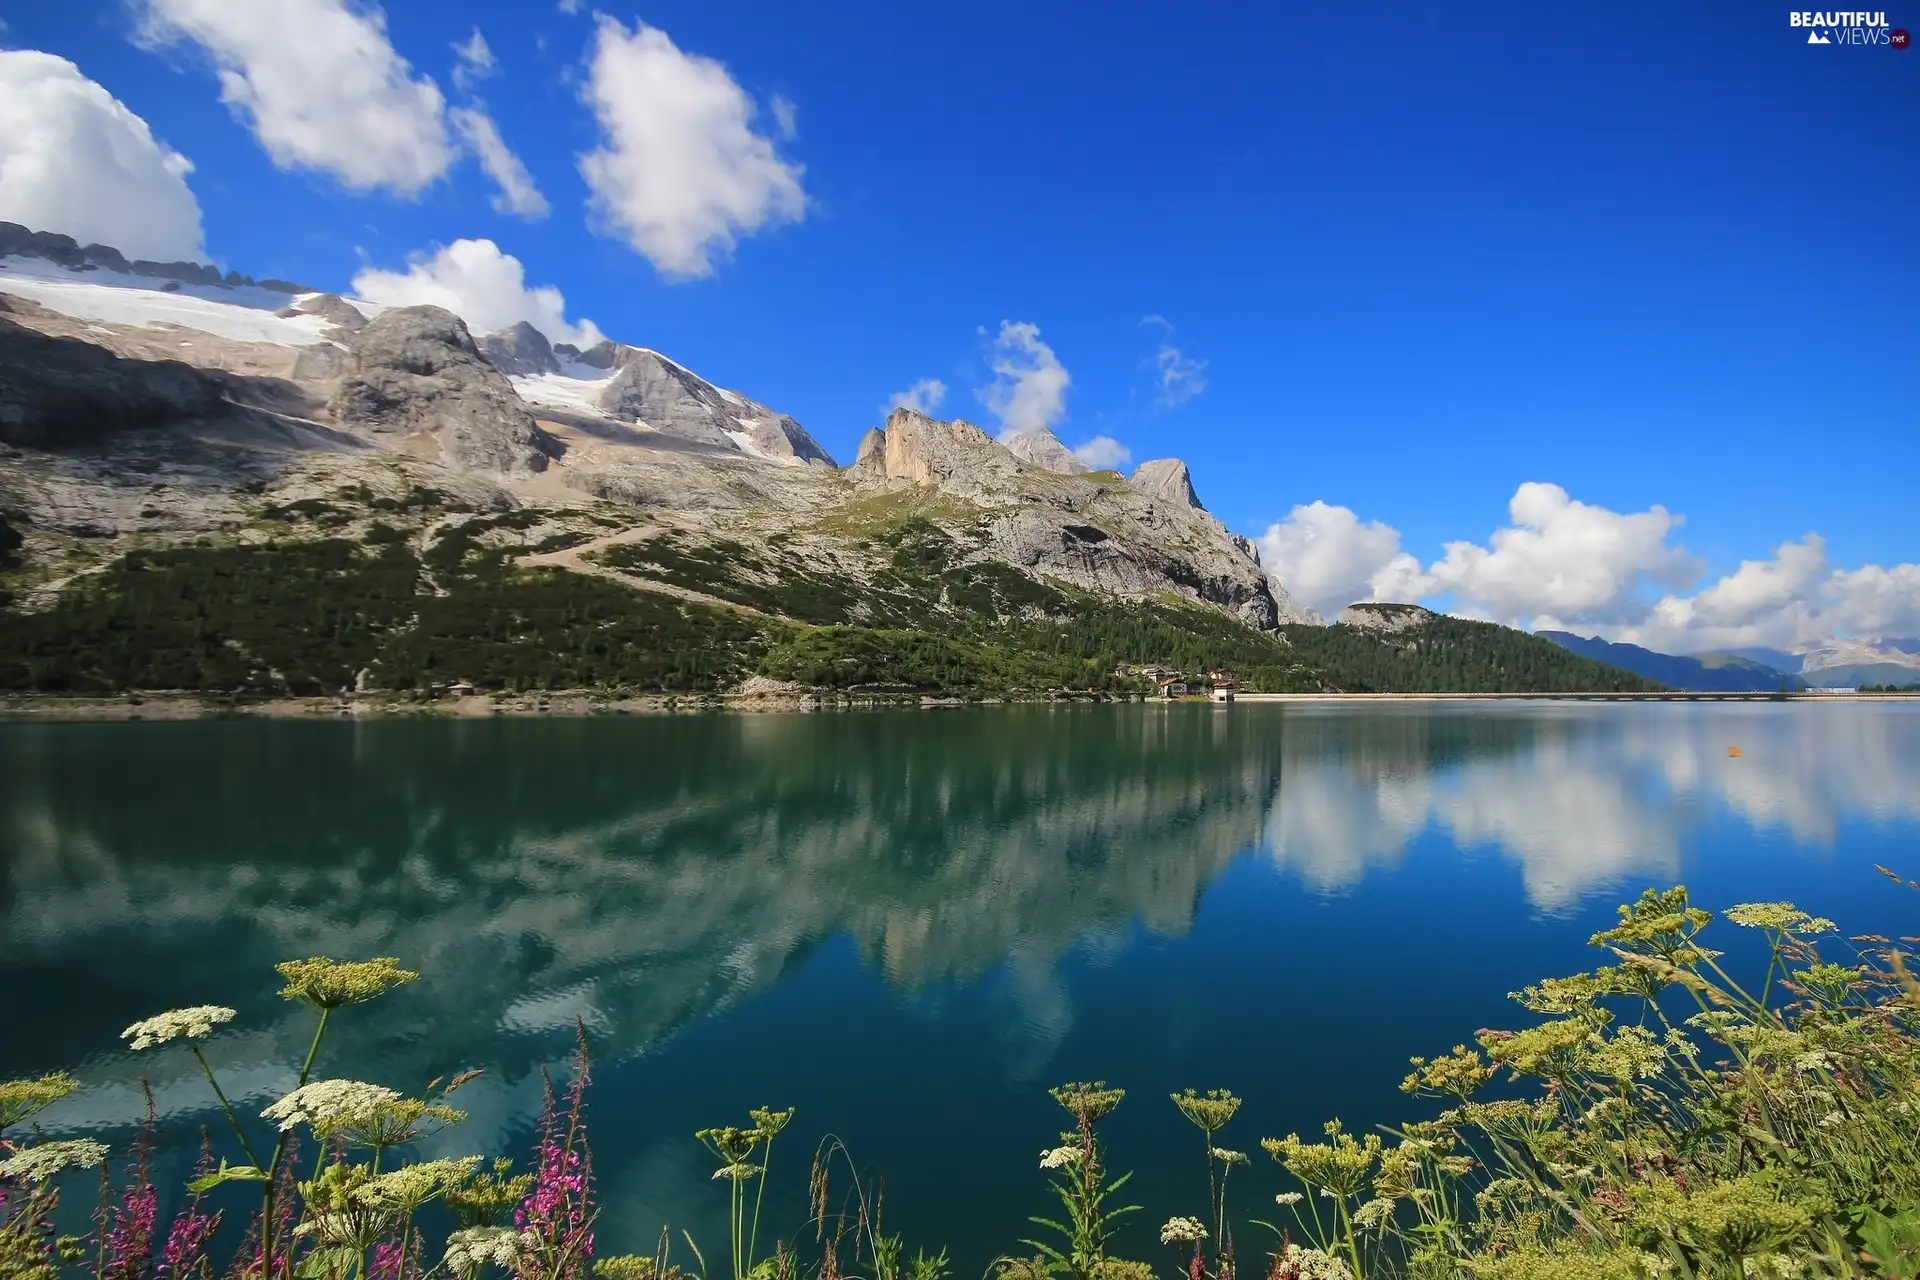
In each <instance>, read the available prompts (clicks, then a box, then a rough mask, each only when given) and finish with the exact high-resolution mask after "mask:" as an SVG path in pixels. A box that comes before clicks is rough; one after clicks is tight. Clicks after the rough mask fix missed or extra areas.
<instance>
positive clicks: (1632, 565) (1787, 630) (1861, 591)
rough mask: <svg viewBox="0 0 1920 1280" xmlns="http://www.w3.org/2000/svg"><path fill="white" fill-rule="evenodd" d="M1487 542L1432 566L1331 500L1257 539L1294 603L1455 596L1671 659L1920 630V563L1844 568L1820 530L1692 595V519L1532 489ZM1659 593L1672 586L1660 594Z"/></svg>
mask: <svg viewBox="0 0 1920 1280" xmlns="http://www.w3.org/2000/svg"><path fill="white" fill-rule="evenodd" d="M1508 512H1509V515H1510V516H1511V518H1512V523H1511V524H1510V525H1508V526H1507V527H1505V528H1502V529H1497V530H1495V531H1494V533H1493V535H1492V536H1491V537H1490V538H1489V539H1488V545H1486V546H1481V545H1479V544H1477V543H1473V542H1465V541H1461V542H1449V543H1447V544H1446V554H1445V555H1444V556H1442V557H1441V558H1440V559H1439V560H1436V561H1434V562H1433V563H1432V564H1430V565H1428V566H1426V567H1425V568H1424V569H1423V568H1422V567H1421V566H1420V562H1419V561H1418V560H1416V559H1415V558H1414V557H1413V556H1412V555H1411V554H1409V553H1407V552H1406V551H1404V550H1402V549H1401V545H1400V534H1399V531H1398V530H1396V529H1394V528H1393V527H1392V526H1391V525H1388V524H1384V523H1382V522H1380V521H1377V520H1376V521H1365V522H1363V521H1361V519H1360V518H1359V517H1358V516H1356V515H1355V514H1354V513H1353V512H1352V511H1350V510H1349V509H1347V508H1346V507H1338V506H1332V505H1330V504H1328V503H1324V502H1313V503H1308V504H1306V505H1304V506H1299V507H1295V508H1294V509H1293V511H1292V512H1291V513H1289V514H1288V516H1287V518H1286V520H1284V521H1282V522H1281V523H1279V524H1276V525H1273V526H1271V527H1270V528H1269V529H1268V530H1267V531H1266V533H1265V534H1263V535H1262V536H1261V537H1260V539H1259V547H1260V554H1261V560H1262V562H1263V563H1264V564H1266V566H1267V567H1268V569H1269V570H1270V571H1271V572H1272V573H1273V574H1274V576H1275V577H1277V578H1279V579H1280V581H1281V583H1282V584H1284V585H1285V586H1286V588H1287V590H1288V592H1289V593H1290V594H1292V595H1293V596H1294V597H1295V598H1296V599H1298V600H1300V601H1301V602H1302V603H1304V604H1306V605H1307V606H1309V607H1310V608H1312V609H1314V610H1316V611H1317V612H1320V613H1323V614H1326V613H1332V612H1335V611H1337V610H1338V609H1339V608H1341V607H1342V606H1343V605H1345V604H1348V603H1351V602H1353V601H1357V600H1396V601H1413V600H1423V599H1424V600H1427V601H1429V602H1431V601H1433V600H1435V599H1436V598H1441V597H1446V598H1448V599H1449V604H1450V607H1451V609H1452V610H1453V612H1455V613H1458V614H1461V615H1464V616H1467V617H1477V618H1487V619H1490V620H1492V621H1496V622H1505V623H1510V624H1514V625H1520V626H1528V627H1532V628H1533V629H1535V630H1541V629H1547V628H1552V629H1557V630H1570V631H1578V632H1580V633H1581V634H1583V635H1600V636H1604V637H1606V638H1607V639H1610V640H1623V641H1627V642H1629V643H1632V644H1640V645H1645V646H1646V647H1647V648H1649V649H1655V650H1659V651H1661V652H1665V653H1700V652H1706V651H1711V650H1717V649H1735V648H1747V647H1753V646H1761V647H1769V648H1806V647H1808V646H1811V645H1815V644H1818V643H1821V642H1823V641H1824V640H1826V639H1827V638H1829V637H1833V636H1842V637H1845V636H1868V637H1871V636H1896V637H1897V636H1914V635H1920V564H1896V565H1893V566H1891V567H1886V566H1881V565H1873V564H1869V565H1864V566H1862V567H1860V568H1857V569H1837V570H1836V569H1833V568H1831V567H1830V566H1829V564H1828V562H1827V552H1826V543H1825V541H1824V540H1823V539H1822V538H1821V537H1820V535H1819V534H1817V533H1809V534H1807V535H1805V536H1804V537H1802V538H1800V539H1798V540H1797V541H1793V542H1785V543H1782V544H1780V545H1779V546H1778V547H1775V548H1774V550H1773V553H1772V554H1771V555H1770V556H1768V557H1766V558H1764V559H1757V560H1746V561H1742V562H1741V564H1740V566H1739V567H1738V568H1736V569H1735V570H1734V571H1733V572H1731V573H1729V574H1726V575H1725V576H1724V577H1721V578H1719V579H1718V580H1716V581H1713V582H1710V583H1708V584H1707V585H1706V586H1704V587H1702V588H1700V589H1699V590H1697V591H1694V592H1693V593H1692V594H1682V589H1684V588H1687V587H1690V586H1693V585H1694V583H1695V582H1696V581H1697V579H1698V577H1699V566H1698V562H1697V561H1696V560H1695V559H1694V558H1693V557H1692V556H1691V555H1689V554H1688V553H1687V551H1686V550H1685V549H1684V548H1683V547H1680V546H1678V545H1675V544H1674V543H1673V542H1672V541H1671V538H1672V535H1673V533H1674V532H1675V531H1676V530H1677V529H1678V528H1679V527H1680V524H1681V517H1680V516H1677V515H1675V514H1673V513H1671V512H1669V511H1667V510H1666V508H1664V507H1659V506H1654V507H1650V508H1648V509H1647V510H1646V511H1641V512H1634V513H1628V514H1622V513H1620V512H1616V511H1611V510H1608V509H1607V508H1605V507H1598V506H1593V505H1590V504H1587V503H1583V502H1579V501H1576V500H1574V499H1573V498H1571V497H1569V496H1568V494H1567V492H1566V490H1564V489H1562V488H1561V487H1560V486H1559V485H1555V484H1541V483H1527V484H1523V485H1521V486H1520V487H1519V488H1518V489H1517V490H1516V491H1515V493H1514V495H1513V500H1512V502H1511V503H1509V505H1508ZM1650 586H1664V587H1666V588H1668V590H1666V591H1665V592H1664V593H1662V594H1660V595H1659V596H1658V597H1657V598H1653V599H1651V600H1650V599H1649V595H1650V593H1649V591H1648V588H1649V587H1650Z"/></svg>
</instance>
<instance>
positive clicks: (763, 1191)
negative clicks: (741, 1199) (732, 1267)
mask: <svg viewBox="0 0 1920 1280" xmlns="http://www.w3.org/2000/svg"><path fill="white" fill-rule="evenodd" d="M772 1167H773V1136H772V1135H771V1134H769V1135H768V1136H767V1153H766V1154H765V1155H764V1156H762V1157H760V1188H759V1190H757V1191H755V1192H754V1195H753V1232H752V1234H751V1235H749V1236H748V1237H747V1266H748V1267H749V1268H751V1267H752V1266H753V1255H754V1253H755V1251H756V1250H758V1249H759V1247H760V1202H761V1201H762V1200H765V1199H766V1198H767V1170H768V1169H770V1168H772Z"/></svg>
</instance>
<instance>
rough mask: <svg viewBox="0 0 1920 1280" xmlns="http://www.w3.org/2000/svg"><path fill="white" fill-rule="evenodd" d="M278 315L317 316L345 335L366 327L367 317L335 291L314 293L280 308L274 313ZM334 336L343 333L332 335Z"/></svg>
mask: <svg viewBox="0 0 1920 1280" xmlns="http://www.w3.org/2000/svg"><path fill="white" fill-rule="evenodd" d="M274 314H275V315H280V316H319V317H320V318H321V319H323V320H325V321H326V322H327V323H328V324H331V325H333V326H334V327H335V328H336V329H341V330H344V331H345V334H346V335H352V334H356V333H358V332H360V331H361V330H362V329H364V328H366V327H367V318H366V317H365V316H363V315H361V314H360V308H358V307H356V306H354V305H353V304H352V303H351V302H348V301H347V300H346V299H345V298H343V297H341V296H340V295H339V294H337V293H316V294H314V295H312V296H311V297H306V298H302V299H300V301H298V302H295V303H291V304H289V305H287V306H284V307H282V308H280V310H279V311H277V312H275V313H274ZM334 336H336V337H338V336H343V335H334Z"/></svg>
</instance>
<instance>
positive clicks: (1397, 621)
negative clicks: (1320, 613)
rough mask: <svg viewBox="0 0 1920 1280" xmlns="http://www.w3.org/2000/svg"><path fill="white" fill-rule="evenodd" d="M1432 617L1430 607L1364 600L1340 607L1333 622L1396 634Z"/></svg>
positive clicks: (1386, 633) (1417, 625)
mask: <svg viewBox="0 0 1920 1280" xmlns="http://www.w3.org/2000/svg"><path fill="white" fill-rule="evenodd" d="M1433 617H1434V613H1433V611H1432V610H1431V609H1423V608H1421V607H1420V606H1419V605H1417V604H1386V603H1383V602H1378V601H1365V602H1362V603H1360V604H1350V605H1348V606H1347V607H1346V608H1344V609H1342V610H1341V611H1340V616H1339V617H1337V618H1335V619H1334V620H1333V624H1334V625H1335V626H1336V627H1352V628H1354V629H1355V630H1356V631H1371V632H1373V633H1375V634H1376V635H1397V634H1398V633H1400V632H1402V631H1411V630H1413V629H1414V628H1415V627H1423V626H1425V625H1426V624H1427V623H1429V622H1431V621H1432V620H1433Z"/></svg>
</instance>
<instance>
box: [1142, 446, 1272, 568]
mask: <svg viewBox="0 0 1920 1280" xmlns="http://www.w3.org/2000/svg"><path fill="white" fill-rule="evenodd" d="M1132 484H1133V487H1134V488H1136V489H1141V490H1144V491H1146V492H1147V493H1150V494H1152V495H1153V496H1154V497H1156V498H1164V499H1166V500H1167V501H1168V502H1178V503H1183V504H1184V505H1186V506H1189V507H1192V508H1193V509H1194V510H1196V511H1204V510H1205V509H1206V508H1205V507H1203V506H1201V504H1200V495H1199V494H1198V493H1195V492H1194V489H1193V473H1192V472H1190V471H1188V470H1187V464H1186V463H1184V462H1182V461H1180V459H1178V458H1154V459H1152V460H1151V461H1149V462H1143V463H1141V464H1140V465H1139V466H1137V467H1135V468H1134V469H1133V480H1132ZM1254 563H1255V564H1258V563H1260V560H1259V557H1258V556H1256V557H1254Z"/></svg>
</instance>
